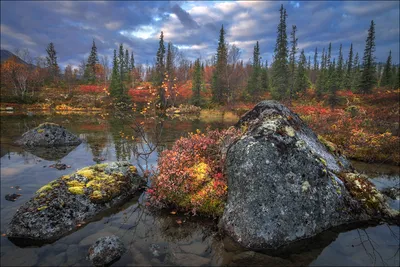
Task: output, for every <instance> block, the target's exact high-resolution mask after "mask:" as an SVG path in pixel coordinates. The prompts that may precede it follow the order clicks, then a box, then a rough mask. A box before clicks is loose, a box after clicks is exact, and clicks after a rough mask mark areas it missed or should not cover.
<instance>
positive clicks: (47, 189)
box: [36, 184, 53, 193]
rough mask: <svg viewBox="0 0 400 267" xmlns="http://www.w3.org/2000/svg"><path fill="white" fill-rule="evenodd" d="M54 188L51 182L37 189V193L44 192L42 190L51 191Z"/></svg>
mask: <svg viewBox="0 0 400 267" xmlns="http://www.w3.org/2000/svg"><path fill="white" fill-rule="evenodd" d="M52 189H53V186H51V184H46V185H44V186H42V187H41V188H40V189H39V190H38V191H36V193H42V192H46V191H50V190H52Z"/></svg>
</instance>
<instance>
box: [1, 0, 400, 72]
mask: <svg viewBox="0 0 400 267" xmlns="http://www.w3.org/2000/svg"><path fill="white" fill-rule="evenodd" d="M281 4H283V5H284V7H285V8H286V9H287V13H288V19H287V25H288V36H289V33H290V30H291V26H292V25H293V24H295V25H297V29H298V33H297V36H298V39H299V41H298V44H299V48H300V49H304V50H305V52H306V54H307V55H311V56H312V55H313V53H314V49H315V47H318V50H319V51H322V48H323V47H327V46H328V44H329V42H332V46H333V50H334V51H333V52H334V56H335V54H337V51H338V50H339V45H340V44H343V50H344V55H345V57H347V54H348V50H349V47H350V43H353V45H354V48H355V51H357V52H359V53H361V54H362V53H363V49H364V44H365V39H366V37H367V30H368V28H369V25H370V21H371V20H372V19H373V20H374V21H375V23H376V53H375V56H376V58H377V60H378V61H385V60H386V58H387V55H388V53H389V50H392V55H393V61H394V62H396V63H398V62H399V2H398V1H388V2H384V1H376V2H372V1H363V2H353V1H343V2H339V1H332V2H316V1H310V2H305V1H274V2H264V1H259V2H256V1H255V2H251V1H244V2H233V1H231V2H216V1H205V2H202V1H195V2H192V1H160V2H145V1H137V2H128V1H113V2H106V1H90V2H83V1H82V2H68V1H60V2H54V1H51V2H50V1H49V2H45V1H43V2H42V1H29V2H23V1H6V2H4V1H1V49H7V50H9V51H11V52H13V51H14V50H15V49H16V48H28V49H29V50H30V52H31V54H32V55H33V56H41V55H43V56H44V55H45V48H46V46H47V44H48V43H49V42H53V43H54V45H55V48H56V50H57V53H58V60H59V64H60V65H61V66H62V67H65V66H66V65H67V64H71V65H73V66H77V65H78V64H79V62H80V61H81V60H82V59H83V58H84V57H85V58H87V56H88V54H89V52H90V48H91V45H92V40H93V39H94V40H95V42H96V45H97V48H98V52H99V54H100V55H108V56H109V57H112V54H113V49H115V48H117V46H118V44H119V43H123V44H124V47H127V48H128V49H129V50H130V51H133V53H134V55H135V59H136V62H137V63H141V64H152V63H153V62H154V58H155V54H156V51H157V47H158V38H159V34H160V31H164V36H165V41H166V42H169V41H170V42H172V43H173V44H174V45H176V46H177V47H178V48H180V50H181V51H182V52H183V53H184V54H185V56H186V57H187V58H188V59H195V58H197V57H200V58H202V59H208V58H210V57H211V55H212V54H213V53H215V51H216V47H217V42H218V34H219V29H220V27H221V25H222V24H223V25H224V27H225V29H226V39H227V41H228V42H229V43H230V44H235V45H237V46H238V47H239V48H240V49H241V51H242V54H241V58H242V59H243V60H244V61H245V62H247V61H248V60H249V59H250V58H251V55H252V50H253V47H254V44H255V42H256V41H257V40H258V41H259V42H260V49H261V56H262V58H263V60H265V59H268V60H269V61H271V60H272V53H273V49H274V45H275V40H276V28H277V24H278V22H279V7H280V5H281Z"/></svg>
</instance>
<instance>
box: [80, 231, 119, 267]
mask: <svg viewBox="0 0 400 267" xmlns="http://www.w3.org/2000/svg"><path fill="white" fill-rule="evenodd" d="M125 251H126V248H125V247H124V244H123V243H122V242H121V240H120V239H119V237H117V236H115V235H113V236H105V237H101V238H99V239H98V240H97V241H96V242H95V243H94V244H93V245H92V246H91V247H90V248H89V251H88V259H89V260H90V261H91V262H92V264H93V265H94V266H104V265H108V264H110V263H112V262H115V261H117V260H118V259H119V258H120V257H121V256H122V254H124V253H125Z"/></svg>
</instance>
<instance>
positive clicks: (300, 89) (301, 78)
mask: <svg viewBox="0 0 400 267" xmlns="http://www.w3.org/2000/svg"><path fill="white" fill-rule="evenodd" d="M309 86H310V82H309V80H308V75H307V60H306V56H305V54H304V49H303V50H301V53H300V57H299V64H298V67H297V72H296V79H295V86H294V93H295V94H297V95H299V94H304V93H305V92H306V90H307V88H308V87H309Z"/></svg>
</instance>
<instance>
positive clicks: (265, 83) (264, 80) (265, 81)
mask: <svg viewBox="0 0 400 267" xmlns="http://www.w3.org/2000/svg"><path fill="white" fill-rule="evenodd" d="M261 90H262V92H268V91H270V90H269V75H268V61H267V60H266V61H265V67H264V68H263V69H262V74H261Z"/></svg>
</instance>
